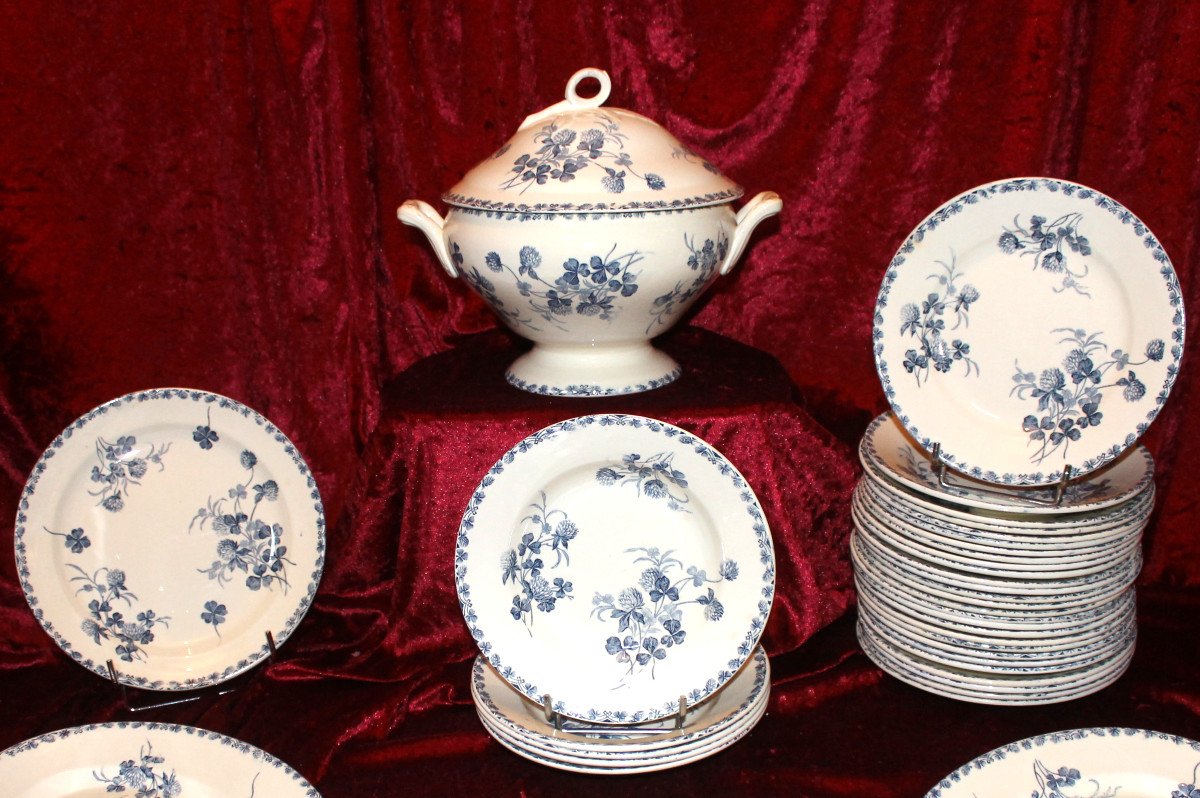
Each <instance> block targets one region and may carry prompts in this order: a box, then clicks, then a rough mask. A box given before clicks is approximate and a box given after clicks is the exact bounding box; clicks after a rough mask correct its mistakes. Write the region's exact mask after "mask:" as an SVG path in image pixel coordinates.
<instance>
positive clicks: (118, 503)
mask: <svg viewBox="0 0 1200 798" xmlns="http://www.w3.org/2000/svg"><path fill="white" fill-rule="evenodd" d="M100 506H101V507H103V508H104V509H105V510H108V511H109V512H110V513H115V512H118V511H119V510H121V509H122V508H123V507H124V506H125V500H124V499H122V498H121V494H119V493H114V494H112V495H111V496H108V497H106V498H105V499H104V501H102V502H100Z"/></svg>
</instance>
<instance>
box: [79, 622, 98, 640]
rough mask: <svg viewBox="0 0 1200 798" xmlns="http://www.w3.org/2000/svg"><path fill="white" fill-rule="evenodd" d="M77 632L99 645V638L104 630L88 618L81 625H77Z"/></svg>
mask: <svg viewBox="0 0 1200 798" xmlns="http://www.w3.org/2000/svg"><path fill="white" fill-rule="evenodd" d="M79 630H80V631H81V632H83V633H84V634H85V635H87V636H88V637H90V638H92V642H93V643H95V644H96V645H100V636H101V635H102V634H104V629H103V628H102V627H101V626H100V624H98V623H96V622H95V621H93V620H92V619H91V618H88V619H86V620H84V622H83V623H81V624H79Z"/></svg>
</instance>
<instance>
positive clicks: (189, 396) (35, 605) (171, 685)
mask: <svg viewBox="0 0 1200 798" xmlns="http://www.w3.org/2000/svg"><path fill="white" fill-rule="evenodd" d="M176 399H178V400H190V401H193V402H203V403H204V404H207V405H213V404H215V405H216V406H217V407H219V408H221V409H224V410H231V411H233V412H235V413H237V414H239V415H241V416H242V417H243V418H246V419H249V420H251V421H253V422H254V423H255V424H256V425H257V426H258V427H260V428H262V429H263V431H264V432H265V433H266V434H267V435H269V436H270V437H271V438H272V439H273V440H274V441H275V442H276V443H278V444H280V445H281V446H282V451H283V453H285V454H286V455H287V456H288V457H289V458H290V460H291V461H292V464H293V465H294V466H295V467H296V468H297V470H298V471H299V473H300V476H301V477H302V478H303V479H304V481H305V484H306V486H307V487H308V489H309V491H310V493H309V498H310V499H311V500H312V502H313V508H312V509H313V511H314V512H315V522H316V523H315V533H316V541H315V548H314V553H315V560H314V562H313V564H312V570H311V572H310V573H309V574H308V585H307V587H306V588H305V592H304V595H302V596H300V598H299V601H298V603H297V606H296V607H295V608H294V609H293V610H292V613H291V615H290V616H289V617H288V618H287V620H286V621H285V622H284V624H283V626H282V627H281V628H280V630H279V632H278V633H276V632H275V631H274V630H271V634H272V638H273V639H274V642H275V646H276V648H278V647H280V646H282V645H283V644H284V643H285V642H286V641H287V640H288V639H289V638H290V637H291V635H292V633H293V632H295V630H296V628H297V627H298V626H299V625H300V622H301V621H302V620H303V619H304V616H305V615H306V614H307V613H308V610H309V608H310V607H311V606H312V603H313V600H314V599H315V597H316V593H317V589H318V587H319V586H320V582H321V577H322V575H323V574H324V570H325V550H326V518H325V508H324V504H323V502H322V500H321V495H320V490H319V488H318V487H317V482H316V477H315V476H314V475H313V472H312V470H311V469H310V468H309V466H308V463H307V461H306V460H305V459H304V456H303V455H302V454H301V453H300V450H299V449H297V448H296V446H295V444H293V443H292V442H291V440H290V439H289V438H288V437H287V435H285V434H284V432H283V431H282V430H280V429H279V428H278V427H277V426H276V425H275V424H273V423H272V422H271V421H270V420H269V419H267V418H266V417H265V416H263V415H262V414H261V413H259V412H258V411H256V410H254V409H253V408H251V407H249V406H248V405H245V404H243V403H241V402H239V401H237V400H236V399H231V398H229V397H228V396H223V395H221V394H218V393H213V392H212V391H206V390H201V389H198V388H148V389H145V390H141V391H133V392H130V393H126V394H123V395H121V396H118V397H117V398H115V399H110V400H109V401H107V402H104V403H103V404H100V405H97V406H96V407H94V408H92V409H91V410H89V411H87V412H86V413H84V414H83V415H81V416H79V417H78V418H76V419H75V420H74V421H72V422H71V423H70V424H69V425H67V427H65V428H64V429H63V430H62V432H60V433H59V434H58V435H56V436H55V437H54V439H53V440H52V441H51V442H50V444H49V445H48V446H47V447H46V449H45V450H44V451H43V452H42V454H41V455H40V456H39V457H38V460H37V462H36V463H35V464H34V466H33V468H32V469H31V470H30V472H29V476H28V477H27V479H26V481H25V485H24V486H23V487H22V489H21V494H20V499H19V500H18V502H17V515H16V522H15V524H14V527H13V549H14V553H15V557H16V567H17V579H18V581H19V582H20V585H21V592H22V594H23V595H24V596H25V601H26V603H27V604H28V606H29V609H30V611H31V612H32V614H33V616H34V618H35V619H36V620H37V622H38V624H39V625H40V626H41V627H42V629H43V631H45V632H46V633H47V634H48V635H49V636H50V638H51V639H52V640H53V641H54V643H55V645H57V646H58V648H59V649H60V650H61V651H62V652H63V653H65V654H66V655H67V657H68V658H69V659H71V660H72V661H74V662H76V663H78V664H79V665H82V666H83V667H85V668H87V669H88V670H90V671H92V672H93V673H95V674H97V675H99V676H101V677H103V678H105V679H108V680H111V678H112V676H111V674H110V672H109V670H108V668H107V665H106V664H105V663H104V662H94V661H92V659H91V657H89V656H87V655H85V654H84V653H83V652H82V651H79V650H78V649H77V648H76V647H75V646H73V645H72V644H71V642H70V641H68V640H67V639H66V638H65V637H64V636H63V634H62V633H61V632H60V631H59V630H58V629H57V628H55V626H54V624H53V623H52V622H51V621H50V620H47V619H46V617H45V611H44V609H43V608H42V607H41V606H40V600H39V599H38V597H37V595H36V589H35V587H34V585H33V583H32V581H31V576H32V575H31V572H30V569H29V563H28V554H29V551H28V546H27V544H26V541H25V535H26V532H27V530H26V522H27V519H28V515H27V514H28V511H29V502H30V499H31V498H32V497H33V496H34V495H35V494H36V493H37V488H38V484H39V483H40V482H41V478H42V476H43V475H44V474H45V472H46V470H47V468H49V467H51V466H50V463H51V461H52V460H53V458H54V457H55V456H57V455H58V454H59V452H60V451H61V450H62V449H63V447H64V446H65V445H66V444H67V442H68V441H69V440H70V439H71V438H72V437H74V435H75V434H76V433H77V432H79V431H80V430H82V429H83V428H84V427H86V426H87V425H88V424H90V423H91V422H92V421H94V420H95V419H97V418H100V417H102V416H106V415H108V414H109V413H110V412H112V411H114V410H117V409H118V408H122V407H124V406H134V405H135V404H138V403H144V402H148V401H159V400H167V401H170V400H176ZM270 655H271V649H270V646H269V645H268V644H267V642H266V641H264V642H263V644H262V645H261V646H260V647H259V648H258V649H256V650H255V651H253V652H252V653H250V654H249V655H247V656H244V657H240V658H239V659H238V660H237V662H234V663H232V664H230V665H228V666H227V667H226V668H225V669H224V670H223V671H220V672H217V671H213V672H211V673H208V674H204V675H201V676H196V677H189V678H188V679H186V680H184V681H179V680H176V679H166V680H161V679H153V678H151V677H148V676H143V675H135V674H130V673H126V672H123V671H121V670H118V671H117V681H118V682H120V683H121V684H124V685H127V686H130V687H137V688H141V689H144V690H159V691H180V690H195V689H199V688H203V687H209V686H212V685H214V684H220V683H221V682H225V681H228V680H229V679H232V678H234V677H235V676H238V675H240V674H242V673H244V672H246V671H248V670H250V669H251V668H253V667H254V666H255V665H257V664H258V663H259V662H261V661H263V660H264V659H266V658H268V657H269V656H270Z"/></svg>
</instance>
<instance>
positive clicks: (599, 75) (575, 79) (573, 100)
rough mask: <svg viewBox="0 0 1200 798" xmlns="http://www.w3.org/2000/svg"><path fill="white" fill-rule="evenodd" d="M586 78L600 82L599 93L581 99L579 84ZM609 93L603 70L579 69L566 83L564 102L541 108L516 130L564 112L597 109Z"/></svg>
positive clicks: (592, 68) (609, 88)
mask: <svg viewBox="0 0 1200 798" xmlns="http://www.w3.org/2000/svg"><path fill="white" fill-rule="evenodd" d="M588 78H594V79H596V80H597V81H599V82H600V91H598V92H596V94H595V95H593V96H592V97H581V96H580V95H579V84H580V83H582V82H583V81H585V80H587V79H588ZM611 91H612V80H611V79H610V78H609V77H608V73H607V72H605V71H604V70H603V69H597V68H595V67H587V68H586V69H581V70H579V71H578V72H576V73H575V74H574V75H572V76H571V79H570V80H568V81H567V98H566V99H565V100H562V101H560V102H556V103H555V104H554V105H551V106H550V107H549V108H543V109H542V110H540V111H538V112H537V113H536V114H530V115H529V116H527V117H525V121H524V122H522V123H521V127H520V128H518V129H519V130H524V129H525V128H527V127H529V126H530V125H535V124H537V123H538V122H541V121H543V120H546V119H550V118H551V117H555V116H558V115H559V114H561V113H563V112H564V111H585V110H587V109H588V108H599V107H600V106H601V105H604V102H605V100H607V99H608V95H609V92H611Z"/></svg>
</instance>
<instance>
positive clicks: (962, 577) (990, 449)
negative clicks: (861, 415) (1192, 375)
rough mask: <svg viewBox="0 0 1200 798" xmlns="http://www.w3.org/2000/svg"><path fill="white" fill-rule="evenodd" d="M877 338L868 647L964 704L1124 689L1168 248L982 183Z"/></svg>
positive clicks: (930, 221) (954, 207)
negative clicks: (878, 393)
mask: <svg viewBox="0 0 1200 798" xmlns="http://www.w3.org/2000/svg"><path fill="white" fill-rule="evenodd" d="M872 337H873V345H874V355H875V365H876V369H877V371H878V372H879V377H880V381H881V383H882V385H883V389H884V393H885V394H886V396H887V398H888V402H889V403H890V404H891V410H892V412H891V414H889V415H886V416H883V417H880V418H878V419H876V420H875V422H874V423H873V424H872V425H871V427H870V428H869V429H868V430H867V432H866V435H865V436H864V438H863V441H862V445H861V446H860V454H861V456H862V460H863V465H864V467H865V469H866V476H865V477H864V479H863V480H862V482H861V483H860V484H859V487H858V489H857V492H856V495H855V497H854V507H853V516H854V521H855V535H854V538H853V552H852V554H853V563H854V567H855V575H856V578H857V580H858V587H859V591H860V592H859V596H860V605H859V606H860V613H859V639H860V641H861V642H862V645H863V648H864V649H865V650H866V652H867V653H868V655H869V656H871V658H872V659H874V660H875V661H876V662H877V663H878V664H879V665H880V666H881V667H883V668H884V669H885V670H887V671H889V672H891V673H893V674H895V675H896V676H898V677H899V678H901V679H904V680H906V681H908V682H911V683H913V684H916V685H919V686H921V687H923V688H925V689H927V690H931V691H933V692H937V693H941V694H944V695H949V696H954V697H957V698H962V699H965V700H970V701H980V702H988V703H1030V702H1050V701H1062V700H1066V699H1070V698H1074V697H1077V696H1081V695H1085V694H1087V693H1090V692H1092V691H1095V690H1098V689H1100V688H1101V687H1103V686H1105V685H1106V684H1108V683H1110V682H1112V681H1113V680H1114V679H1116V678H1117V677H1118V676H1120V674H1121V673H1122V672H1123V671H1124V670H1125V668H1126V667H1127V666H1128V664H1129V660H1130V658H1131V657H1132V654H1133V648H1134V640H1135V637H1136V620H1135V609H1134V601H1135V598H1134V590H1133V581H1134V579H1135V578H1136V576H1137V573H1138V570H1139V568H1140V565H1141V553H1140V543H1141V535H1142V531H1143V529H1144V528H1145V525H1146V519H1147V517H1148V516H1149V514H1150V511H1151V509H1152V507H1153V504H1154V486H1153V470H1154V465H1153V462H1152V461H1151V459H1150V456H1149V455H1148V454H1147V453H1146V451H1145V450H1144V449H1143V448H1141V447H1140V446H1138V445H1137V440H1138V438H1139V437H1140V436H1141V435H1142V434H1143V433H1144V432H1145V431H1146V429H1147V427H1148V426H1149V425H1150V423H1151V422H1152V421H1153V420H1154V419H1155V418H1156V417H1157V415H1158V413H1159V411H1160V410H1161V408H1162V406H1163V403H1164V402H1165V401H1166V399H1167V396H1168V394H1169V393H1170V391H1171V388H1172V386H1173V385H1174V382H1175V380H1176V378H1177V376H1178V374H1179V365H1180V360H1181V358H1182V356H1183V339H1184V319H1183V302H1182V298H1181V296H1180V292H1179V282H1178V280H1177V278H1176V275H1175V271H1174V269H1173V268H1172V267H1171V262H1170V260H1169V258H1168V257H1167V255H1166V253H1165V252H1164V251H1163V249H1162V246H1161V245H1160V244H1159V243H1158V239H1157V238H1155V236H1154V235H1153V234H1151V233H1150V231H1149V230H1148V229H1147V228H1146V226H1145V225H1144V224H1142V223H1141V221H1139V220H1138V219H1137V217H1135V216H1134V215H1133V214H1132V213H1130V212H1129V211H1128V210H1127V209H1125V208H1124V207H1123V206H1121V204H1120V203H1118V202H1116V201H1115V200H1113V199H1111V198H1110V197H1106V196H1104V195H1103V194H1101V193H1100V192H1098V191H1095V190H1094V189H1090V188H1087V187H1086V186H1080V185H1077V184H1075V183H1068V182H1066V181H1061V180H1052V179H1047V178H1022V179H1014V180H1004V181H1000V182H997V183H991V184H988V185H984V186H979V187H978V188H974V189H971V190H970V191H967V192H965V193H963V194H962V195H960V196H958V197H955V198H954V199H952V200H950V201H949V202H947V203H945V204H944V205H942V207H940V208H938V209H937V210H935V211H934V212H933V213H931V214H930V215H929V216H928V217H926V219H925V220H924V221H922V222H921V223H920V224H919V225H918V226H917V227H916V229H914V230H913V232H912V234H911V235H910V236H909V237H908V239H907V240H906V241H905V242H904V244H903V245H902V246H901V247H900V249H899V251H897V253H896V255H895V257H894V258H893V259H892V262H891V264H890V265H889V267H888V270H887V273H886V275H885V277H884V280H883V284H882V286H881V288H880V291H879V298H878V301H877V303H876V306H875V316H874V325H873V330H872ZM947 475H949V476H948V478H947Z"/></svg>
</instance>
